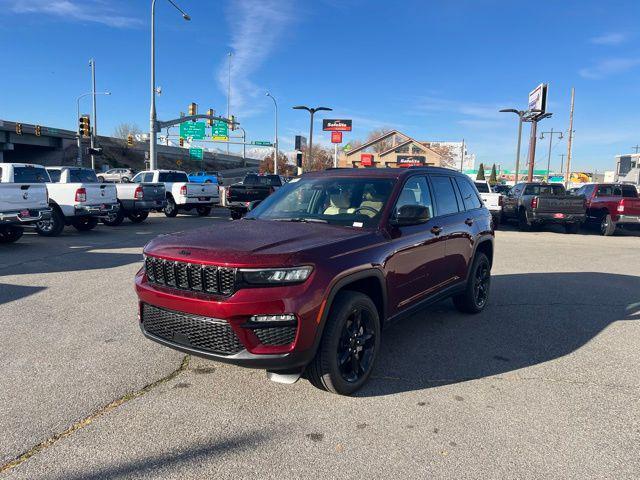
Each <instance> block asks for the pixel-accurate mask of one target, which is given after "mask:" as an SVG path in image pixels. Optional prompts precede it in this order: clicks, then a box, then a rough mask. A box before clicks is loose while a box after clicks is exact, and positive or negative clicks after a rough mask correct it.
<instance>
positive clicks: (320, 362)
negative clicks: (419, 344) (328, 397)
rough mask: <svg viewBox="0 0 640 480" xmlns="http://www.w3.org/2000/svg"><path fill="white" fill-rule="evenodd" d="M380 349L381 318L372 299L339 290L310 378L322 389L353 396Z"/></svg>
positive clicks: (364, 380)
mask: <svg viewBox="0 0 640 480" xmlns="http://www.w3.org/2000/svg"><path fill="white" fill-rule="evenodd" d="M379 349H380V317H379V315H378V309H377V308H376V306H375V305H374V303H373V301H372V300H371V298H369V297H368V296H367V295H364V294H363V293H360V292H352V291H342V292H339V293H338V294H337V295H336V297H335V300H334V302H333V305H332V306H331V310H330V312H329V317H328V318H327V322H326V325H325V328H324V332H323V334H322V340H321V341H320V346H319V347H318V351H317V353H316V356H315V357H314V359H313V360H312V361H311V363H310V364H309V365H308V366H307V371H306V373H307V378H308V379H309V381H310V382H311V383H312V384H313V385H314V386H316V387H317V388H320V389H322V390H327V391H329V392H332V393H337V394H339V395H350V394H352V393H353V392H355V391H356V390H358V389H360V388H361V387H362V386H363V385H364V384H365V383H366V381H367V379H368V378H369V376H370V375H371V372H372V371H373V366H374V364H375V359H376V356H377V353H378V350H379Z"/></svg>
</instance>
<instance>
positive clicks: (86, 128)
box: [78, 115, 91, 137]
mask: <svg viewBox="0 0 640 480" xmlns="http://www.w3.org/2000/svg"><path fill="white" fill-rule="evenodd" d="M78 122H79V125H78V133H79V134H80V135H82V136H83V137H88V136H90V135H91V121H90V120H89V115H82V116H81V117H80V118H79V120H78Z"/></svg>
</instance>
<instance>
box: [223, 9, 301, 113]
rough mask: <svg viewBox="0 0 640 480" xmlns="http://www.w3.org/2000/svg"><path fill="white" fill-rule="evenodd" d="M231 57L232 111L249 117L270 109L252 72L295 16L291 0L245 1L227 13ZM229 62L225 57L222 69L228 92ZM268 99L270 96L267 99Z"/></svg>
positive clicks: (271, 49) (262, 61) (265, 58)
mask: <svg viewBox="0 0 640 480" xmlns="http://www.w3.org/2000/svg"><path fill="white" fill-rule="evenodd" d="M227 18H228V21H229V30H230V31H231V32H233V33H232V37H231V43H230V44H229V46H230V48H231V52H232V57H231V112H232V113H233V114H236V115H238V116H242V117H243V118H246V117H248V116H252V115H255V114H257V113H259V112H260V111H262V110H263V109H264V108H266V105H267V102H266V101H265V99H264V98H262V97H264V95H265V92H266V88H264V87H261V86H259V85H257V84H256V83H255V82H254V81H253V80H252V75H253V74H254V73H255V72H256V71H257V70H258V69H259V68H260V67H261V66H262V65H263V64H264V63H265V62H266V61H267V60H268V58H269V56H270V55H271V53H272V52H273V50H274V48H275V46H276V44H277V41H278V40H279V39H280V37H281V36H282V34H283V32H284V29H285V27H287V26H288V25H289V24H290V23H291V21H292V20H293V18H294V12H293V4H292V2H291V0H241V1H239V2H236V3H234V5H233V7H231V8H230V9H229V11H228V12H227ZM228 61H229V58H228V57H227V56H225V58H224V60H223V62H222V64H221V66H220V69H219V72H218V84H219V86H220V89H221V90H222V91H224V92H225V93H226V92H227V87H228V75H229V70H228V68H229V67H228ZM267 100H268V99H267Z"/></svg>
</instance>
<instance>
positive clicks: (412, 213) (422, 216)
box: [389, 205, 431, 227]
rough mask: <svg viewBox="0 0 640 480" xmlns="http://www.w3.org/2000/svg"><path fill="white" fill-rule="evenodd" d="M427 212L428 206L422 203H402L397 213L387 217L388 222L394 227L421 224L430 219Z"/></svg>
mask: <svg viewBox="0 0 640 480" xmlns="http://www.w3.org/2000/svg"><path fill="white" fill-rule="evenodd" d="M429 213H430V212H429V208H428V207H425V206H423V205H403V206H402V207H400V209H399V210H398V212H397V214H396V215H395V216H393V217H392V218H391V219H389V224H390V225H393V226H395V227H409V226H411V225H421V224H423V223H427V222H428V221H429V220H431V216H430V215H429Z"/></svg>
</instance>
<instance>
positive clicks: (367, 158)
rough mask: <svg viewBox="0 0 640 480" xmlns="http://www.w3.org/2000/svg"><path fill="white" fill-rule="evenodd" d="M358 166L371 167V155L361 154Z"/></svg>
mask: <svg viewBox="0 0 640 480" xmlns="http://www.w3.org/2000/svg"><path fill="white" fill-rule="evenodd" d="M360 165H362V166H363V167H371V166H372V165H373V153H361V154H360Z"/></svg>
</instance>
